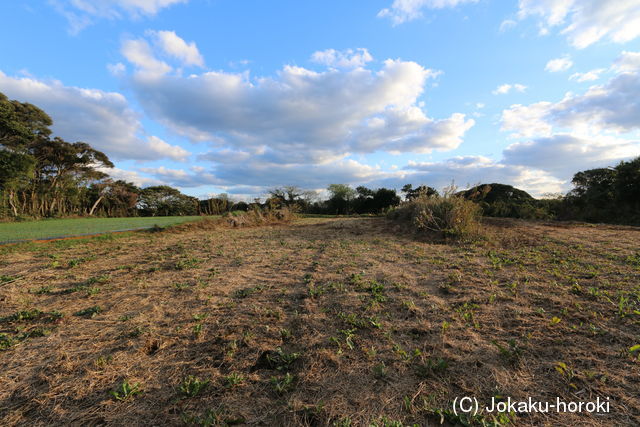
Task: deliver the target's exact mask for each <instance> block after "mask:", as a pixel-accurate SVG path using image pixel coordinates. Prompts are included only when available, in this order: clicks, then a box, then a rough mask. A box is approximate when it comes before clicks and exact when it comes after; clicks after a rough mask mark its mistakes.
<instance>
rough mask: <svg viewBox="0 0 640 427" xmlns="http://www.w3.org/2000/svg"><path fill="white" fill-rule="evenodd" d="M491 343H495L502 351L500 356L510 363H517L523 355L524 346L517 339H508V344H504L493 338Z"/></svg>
mask: <svg viewBox="0 0 640 427" xmlns="http://www.w3.org/2000/svg"><path fill="white" fill-rule="evenodd" d="M491 344H493V345H495V346H496V348H497V349H498V351H499V352H500V356H501V357H502V358H503V359H505V360H507V361H508V362H510V363H515V362H517V361H518V360H520V358H521V357H522V348H521V347H520V346H519V345H518V343H517V342H516V340H515V339H510V340H508V341H507V346H503V345H501V344H500V343H498V342H497V341H495V340H492V341H491Z"/></svg>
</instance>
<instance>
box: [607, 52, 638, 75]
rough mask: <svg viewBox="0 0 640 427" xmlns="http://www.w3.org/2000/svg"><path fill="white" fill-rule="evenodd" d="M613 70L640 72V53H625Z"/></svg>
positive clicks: (621, 55)
mask: <svg viewBox="0 0 640 427" xmlns="http://www.w3.org/2000/svg"><path fill="white" fill-rule="evenodd" d="M613 69H614V70H616V71H620V72H625V71H633V72H636V71H640V52H627V51H626V50H625V51H623V52H622V53H621V54H620V56H619V57H618V58H617V59H616V60H615V62H614V63H613Z"/></svg>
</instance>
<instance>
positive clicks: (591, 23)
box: [518, 0, 640, 49]
mask: <svg viewBox="0 0 640 427" xmlns="http://www.w3.org/2000/svg"><path fill="white" fill-rule="evenodd" d="M518 16H519V18H520V19H524V18H526V17H528V16H536V17H538V18H540V20H541V21H540V25H541V28H542V29H547V28H548V27H549V28H553V27H561V31H560V32H561V34H564V35H565V36H566V37H567V38H568V40H569V43H571V44H572V45H573V46H574V47H576V48H578V49H582V48H585V47H587V46H589V45H591V44H593V43H595V42H597V41H599V40H601V39H604V38H606V39H608V40H610V41H612V42H614V43H625V42H628V41H631V40H633V39H635V38H637V37H638V36H640V3H638V1H637V0H613V1H608V0H520V2H519V11H518Z"/></svg>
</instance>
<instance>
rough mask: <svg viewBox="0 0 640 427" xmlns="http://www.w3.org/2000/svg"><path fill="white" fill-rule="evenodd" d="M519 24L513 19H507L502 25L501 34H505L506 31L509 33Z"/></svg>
mask: <svg viewBox="0 0 640 427" xmlns="http://www.w3.org/2000/svg"><path fill="white" fill-rule="evenodd" d="M517 24H518V23H517V22H516V21H514V20H513V19H505V20H504V21H502V23H501V24H500V32H501V33H504V32H505V31H508V30H510V29H511V28H513V27H515V26H516V25H517Z"/></svg>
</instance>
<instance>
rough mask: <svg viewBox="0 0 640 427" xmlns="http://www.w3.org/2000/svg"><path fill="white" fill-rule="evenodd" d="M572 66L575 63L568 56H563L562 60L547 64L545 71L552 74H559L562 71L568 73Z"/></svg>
mask: <svg viewBox="0 0 640 427" xmlns="http://www.w3.org/2000/svg"><path fill="white" fill-rule="evenodd" d="M572 66H573V61H572V60H571V59H570V58H569V57H568V56H563V57H562V58H556V59H552V60H550V61H549V62H547V65H546V66H545V67H544V70H545V71H548V72H550V73H558V72H560V71H567V70H568V69H569V68H571V67H572Z"/></svg>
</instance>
